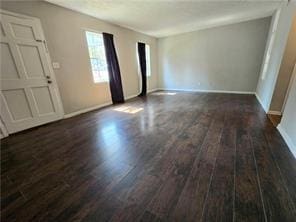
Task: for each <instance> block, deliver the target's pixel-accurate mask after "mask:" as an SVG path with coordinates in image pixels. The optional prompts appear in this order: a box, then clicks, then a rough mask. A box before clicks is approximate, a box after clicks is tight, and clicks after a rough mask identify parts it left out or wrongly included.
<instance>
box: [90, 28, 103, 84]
mask: <svg viewBox="0 0 296 222" xmlns="http://www.w3.org/2000/svg"><path fill="white" fill-rule="evenodd" d="M86 41H87V45H88V52H89V58H90V65H91V69H92V74H93V79H94V82H95V83H98V82H107V81H109V74H108V67H107V61H106V55H105V47H104V42H103V35H102V34H99V33H95V32H88V31H86Z"/></svg>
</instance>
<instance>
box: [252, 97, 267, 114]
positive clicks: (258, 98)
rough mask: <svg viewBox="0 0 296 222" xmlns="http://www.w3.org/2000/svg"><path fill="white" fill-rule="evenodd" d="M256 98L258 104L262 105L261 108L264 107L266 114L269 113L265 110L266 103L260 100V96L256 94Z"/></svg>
mask: <svg viewBox="0 0 296 222" xmlns="http://www.w3.org/2000/svg"><path fill="white" fill-rule="evenodd" d="M255 96H256V98H257V100H258V102H259V103H260V105H261V107H262V108H263V110H264V111H265V113H267V109H266V108H265V106H264V103H263V102H262V100H261V99H260V97H259V96H258V94H257V93H255Z"/></svg>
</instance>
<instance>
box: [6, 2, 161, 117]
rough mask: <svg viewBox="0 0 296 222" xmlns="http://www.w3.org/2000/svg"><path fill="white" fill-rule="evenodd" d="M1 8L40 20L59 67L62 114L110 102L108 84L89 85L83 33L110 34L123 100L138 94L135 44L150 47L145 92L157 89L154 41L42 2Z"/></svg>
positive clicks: (9, 4)
mask: <svg viewBox="0 0 296 222" xmlns="http://www.w3.org/2000/svg"><path fill="white" fill-rule="evenodd" d="M1 8H2V9H5V10H9V11H12V12H16V13H21V14H25V15H29V16H34V17H37V18H39V19H40V20H41V23H42V26H43V30H44V33H45V37H46V39H47V43H48V47H49V52H50V56H51V59H52V61H57V62H59V63H60V65H61V68H60V69H58V70H55V74H56V78H57V82H58V87H59V91H60V94H61V98H62V102H63V106H64V111H65V113H66V114H68V113H72V112H75V111H79V110H82V109H86V108H90V107H93V106H98V105H100V104H105V103H109V102H111V95H110V90H109V85H108V83H96V84H95V83H94V82H93V79H92V74H91V69H90V63H89V56H88V49H87V45H86V39H85V33H84V32H85V29H91V30H95V31H99V32H108V33H112V34H114V40H115V46H116V51H117V56H118V59H119V65H120V69H121V77H122V83H123V91H124V96H125V97H129V96H133V95H137V94H138V93H139V76H138V65H137V54H136V44H137V42H138V41H141V42H145V43H148V44H150V49H151V63H152V64H151V65H152V66H151V67H152V76H151V77H150V78H149V79H148V89H154V88H156V87H157V71H158V67H157V40H156V38H153V37H150V36H147V35H144V34H141V33H138V32H135V31H132V30H129V29H125V28H122V27H119V26H116V25H113V24H110V23H107V22H104V21H101V20H99V19H96V18H93V17H90V16H87V15H83V14H80V13H77V12H74V11H71V10H68V9H65V8H62V7H59V6H55V5H52V4H49V3H46V2H43V1H41V2H40V1H38V2H37V1H35V2H33V1H31V2H30V1H25V2H13V1H10V2H7V1H4V2H2V1H1Z"/></svg>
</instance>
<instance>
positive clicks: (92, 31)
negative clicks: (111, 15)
mask: <svg viewBox="0 0 296 222" xmlns="http://www.w3.org/2000/svg"><path fill="white" fill-rule="evenodd" d="M83 32H84V38H85V42H86V48H87V53H88V62H89V65H90V72H91V74H92V80H93V83H94V84H105V83H109V70H108V68H107V70H106V71H107V79H106V78H104V79H102V78H101V79H100V80H98V81H96V78H95V74H94V71H93V67H92V62H91V60H92V59H95V58H91V55H90V51H89V45H88V41H87V33H88V32H89V33H94V34H97V35H101V36H102V35H103V32H100V31H97V30H93V29H88V28H84V29H83ZM102 38H103V36H102ZM103 44H104V43H103ZM103 50H104V55H105V61H106V67H108V63H107V57H106V49H105V46H104V45H103ZM97 59H98V58H97Z"/></svg>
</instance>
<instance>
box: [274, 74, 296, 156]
mask: <svg viewBox="0 0 296 222" xmlns="http://www.w3.org/2000/svg"><path fill="white" fill-rule="evenodd" d="M293 76H294V78H293V82H292V86H291V89H290V93H289V96H288V99H287V103H286V106H285V109H284V113H283V117H282V120H281V123H280V125H279V126H278V129H279V131H280V133H281V134H282V136H283V137H284V139H285V141H286V143H287V144H288V146H289V148H290V149H291V151H292V153H293V154H294V156H295V158H296V68H295V69H294V73H293Z"/></svg>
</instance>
